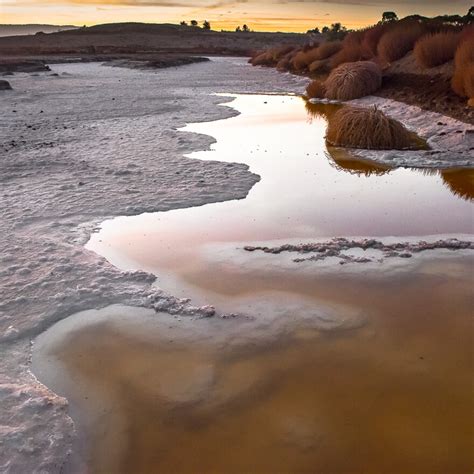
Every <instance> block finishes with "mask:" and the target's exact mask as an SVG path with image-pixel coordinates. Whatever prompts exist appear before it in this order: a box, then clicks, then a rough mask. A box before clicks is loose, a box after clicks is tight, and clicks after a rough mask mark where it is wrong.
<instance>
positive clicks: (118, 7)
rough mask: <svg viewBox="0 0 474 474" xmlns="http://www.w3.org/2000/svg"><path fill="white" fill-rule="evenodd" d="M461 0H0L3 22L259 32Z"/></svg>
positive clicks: (448, 8) (462, 5)
mask: <svg viewBox="0 0 474 474" xmlns="http://www.w3.org/2000/svg"><path fill="white" fill-rule="evenodd" d="M470 6H471V1H460V0H449V1H446V0H421V1H417V2H414V1H410V0H397V1H394V2H387V1H378V0H339V1H338V0H322V1H313V0H296V1H295V0H264V1H262V0H260V1H257V0H176V1H174V0H0V23H14V24H24V23H48V24H74V25H93V24H98V23H112V22H122V21H143V22H153V23H178V22H179V21H181V20H188V21H189V20H191V19H196V20H198V21H199V22H201V21H203V20H209V21H210V22H211V25H212V28H213V29H232V30H233V29H234V28H235V27H236V26H237V25H239V24H240V25H241V24H243V23H246V24H248V25H249V26H250V28H251V29H253V30H257V31H306V30H308V29H309V28H314V27H315V26H319V27H321V26H323V25H329V24H331V23H334V22H336V21H339V22H342V23H343V24H344V25H346V26H348V27H350V28H357V27H362V26H366V25H369V24H373V23H375V22H377V21H378V20H379V19H380V17H381V14H382V12H383V11H385V10H394V11H396V12H397V13H398V15H399V16H400V17H402V16H406V15H410V14H413V13H419V14H421V15H425V16H433V15H440V14H447V13H462V14H465V12H466V11H467V10H468V8H469V7H470Z"/></svg>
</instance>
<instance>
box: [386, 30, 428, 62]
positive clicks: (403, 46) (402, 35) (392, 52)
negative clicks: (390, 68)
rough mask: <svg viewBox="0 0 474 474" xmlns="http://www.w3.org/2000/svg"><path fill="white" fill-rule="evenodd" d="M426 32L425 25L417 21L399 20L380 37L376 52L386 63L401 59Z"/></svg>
mask: <svg viewBox="0 0 474 474" xmlns="http://www.w3.org/2000/svg"><path fill="white" fill-rule="evenodd" d="M426 32H427V28H426V26H423V25H422V24H421V23H418V22H417V21H407V22H403V23H402V22H399V24H397V25H395V26H394V27H392V28H391V29H390V30H389V31H388V32H387V33H385V34H384V35H383V36H382V37H381V38H380V41H379V44H378V46H377V54H378V56H380V57H381V59H383V60H385V61H387V62H388V63H391V62H392V61H396V60H397V59H401V58H403V56H405V55H406V54H407V53H408V52H409V51H411V50H412V49H413V46H414V44H415V43H416V41H417V40H418V39H419V38H420V37H421V36H423V34H425V33H426Z"/></svg>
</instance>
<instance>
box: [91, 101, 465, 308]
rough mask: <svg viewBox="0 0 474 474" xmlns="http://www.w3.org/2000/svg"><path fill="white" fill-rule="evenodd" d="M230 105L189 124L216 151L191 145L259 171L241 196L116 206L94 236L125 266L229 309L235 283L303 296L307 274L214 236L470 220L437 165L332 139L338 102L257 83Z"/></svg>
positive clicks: (441, 225)
mask: <svg viewBox="0 0 474 474" xmlns="http://www.w3.org/2000/svg"><path fill="white" fill-rule="evenodd" d="M232 106H233V107H235V108H236V109H237V110H239V111H240V112H241V115H239V116H236V117H234V118H231V119H228V120H220V121H217V122H212V123H199V124H192V125H189V126H187V127H186V129H185V130H186V131H191V132H196V133H205V134H208V135H212V136H213V137H215V138H216V143H215V144H214V145H213V146H212V148H211V150H210V151H202V152H196V153H193V154H192V155H190V156H191V157H193V158H196V159H203V160H207V159H211V160H219V161H226V162H235V161H238V162H241V163H245V164H247V165H249V167H250V170H251V171H252V172H254V173H257V174H258V175H260V176H261V180H260V182H258V183H257V184H256V185H255V186H254V187H253V188H252V189H251V190H250V192H249V194H248V196H247V198H246V199H244V200H239V201H227V202H222V203H215V204H208V205H205V206H201V207H195V208H186V209H176V210H171V211H168V212H162V213H152V214H143V215H140V216H134V217H123V218H116V219H113V220H111V221H107V222H105V223H103V225H102V229H101V231H100V232H99V233H97V234H94V235H93V236H92V238H91V240H90V242H89V243H88V245H87V246H88V248H89V249H91V250H94V251H95V252H97V253H99V254H101V255H103V256H105V257H106V258H107V259H109V260H110V261H111V262H112V263H113V264H115V265H116V266H118V267H120V268H123V269H127V270H128V269H144V270H147V271H149V272H151V273H154V274H156V275H159V277H160V286H161V287H162V288H164V289H165V290H168V291H170V292H171V293H172V294H175V295H176V294H179V295H183V296H189V297H192V298H193V299H194V300H195V301H199V302H200V303H205V304H213V305H216V306H218V305H223V306H225V310H229V311H232V310H233V308H235V306H236V304H237V302H236V301H235V299H232V298H230V296H229V295H234V296H235V297H236V298H238V297H240V296H239V295H244V294H248V293H249V292H252V291H254V292H258V291H262V292H265V291H272V290H274V289H278V291H281V289H283V288H291V289H292V290H291V291H292V292H294V293H295V294H297V297H298V298H300V297H301V295H302V288H306V285H305V284H304V282H301V281H300V280H299V279H298V278H296V277H295V278H296V279H295V281H294V282H290V276H289V274H288V272H287V271H285V272H283V273H282V274H281V275H278V277H275V275H270V274H269V272H268V271H266V272H263V273H260V274H258V275H257V274H256V273H255V271H252V270H250V269H249V268H246V267H242V266H239V265H236V264H235V263H232V262H231V261H229V257H228V256H227V259H226V257H222V261H220V262H219V263H218V262H217V261H216V258H217V256H218V255H221V254H219V251H217V250H216V248H220V249H221V250H220V251H222V252H224V253H223V254H222V255H227V254H225V251H224V250H222V249H223V248H224V247H226V248H228V249H236V248H241V247H243V246H245V245H248V244H251V243H252V242H255V241H265V242H268V241H272V240H277V239H284V240H286V239H288V240H292V239H315V238H324V239H327V238H330V237H340V236H373V237H384V236H398V237H399V238H403V237H404V236H427V235H439V234H454V233H460V234H467V233H470V232H471V231H472V225H471V220H470V218H469V216H470V215H471V212H472V207H471V205H470V203H468V202H466V201H465V200H464V199H461V198H460V197H458V195H457V194H456V193H454V192H453V191H451V190H450V189H448V188H447V187H446V186H444V185H443V179H442V177H441V176H440V175H439V172H438V171H437V170H417V169H400V168H398V169H390V168H389V167H386V166H382V165H378V164H376V163H373V162H368V161H364V160H360V159H355V158H354V157H352V156H351V155H350V153H349V152H348V151H347V150H344V149H341V148H332V147H331V148H328V147H327V146H326V143H325V139H324V135H325V131H326V118H323V117H327V116H328V115H329V114H331V113H332V111H333V110H334V109H335V107H337V106H334V105H331V104H311V103H309V102H306V101H303V99H301V98H299V97H291V96H250V95H241V96H236V98H235V100H234V101H233V102H232ZM308 113H310V114H311V117H312V122H308ZM249 130H251V133H249ZM209 268H212V271H209ZM295 271H296V270H295ZM311 292H312V290H311V289H308V291H306V290H305V294H306V296H307V295H308V294H311ZM272 301H275V306H276V305H277V303H276V299H274V298H273V297H272ZM246 303H247V302H246ZM278 304H283V303H282V302H280V301H278Z"/></svg>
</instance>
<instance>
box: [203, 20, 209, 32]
mask: <svg viewBox="0 0 474 474" xmlns="http://www.w3.org/2000/svg"><path fill="white" fill-rule="evenodd" d="M202 27H203V28H204V29H205V30H210V29H211V24H210V23H209V22H208V21H207V20H204V21H203V22H202Z"/></svg>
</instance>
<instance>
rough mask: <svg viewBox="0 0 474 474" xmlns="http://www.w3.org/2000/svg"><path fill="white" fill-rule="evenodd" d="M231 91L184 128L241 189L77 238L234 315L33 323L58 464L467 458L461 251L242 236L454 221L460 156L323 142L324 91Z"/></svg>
mask: <svg viewBox="0 0 474 474" xmlns="http://www.w3.org/2000/svg"><path fill="white" fill-rule="evenodd" d="M231 106H232V107H235V108H236V109H237V110H239V111H240V112H241V114H240V115H239V116H237V117H234V118H231V119H227V120H221V121H217V122H212V123H202V124H191V125H189V126H187V127H186V129H185V130H184V131H183V133H185V132H196V133H206V134H209V135H212V136H213V137H215V138H216V143H215V144H214V145H213V146H212V149H211V150H209V151H203V152H198V153H193V154H192V155H191V156H192V157H194V158H196V159H204V160H212V159H215V160H221V161H229V162H242V163H247V164H248V165H249V167H250V170H251V171H252V172H255V173H257V174H259V175H260V176H261V180H260V182H259V183H257V184H256V185H255V186H254V187H253V188H252V189H251V191H250V192H249V195H248V197H247V198H246V199H244V200H238V201H230V202H222V203H217V204H209V205H205V206H202V207H195V208H189V209H178V210H172V211H168V212H160V213H153V214H143V215H140V216H133V217H120V218H116V219H113V220H110V221H107V222H104V223H103V224H102V226H101V229H100V231H99V232H97V233H95V234H94V235H93V236H92V238H91V240H90V242H89V243H88V244H87V247H88V248H89V249H90V250H93V251H95V252H97V253H99V254H101V255H103V256H105V257H106V258H107V259H108V260H109V261H110V262H112V263H113V264H114V265H116V266H117V267H119V268H122V269H143V270H147V271H150V272H153V273H154V274H155V275H156V276H157V284H158V285H159V286H160V287H161V288H163V289H165V290H167V291H169V292H170V293H171V294H173V295H181V296H185V297H190V298H191V299H192V300H193V301H194V302H196V303H198V304H212V305H215V306H216V309H217V310H218V312H220V313H222V312H227V313H234V314H236V317H235V318H226V319H222V318H219V317H215V318H209V319H194V318H186V317H183V316H178V315H176V316H171V315H169V314H164V313H156V314H155V313H154V311H152V310H144V309H143V308H141V309H140V308H135V309H133V308H117V307H112V308H105V309H103V310H100V311H92V312H88V313H87V314H83V313H81V314H78V315H75V316H72V317H71V318H67V319H66V320H64V321H62V322H60V323H58V324H56V325H55V326H53V328H51V329H50V330H48V331H47V332H46V333H44V334H43V335H42V336H40V337H39V338H38V340H37V341H36V343H35V349H34V353H33V370H34V372H35V374H36V375H37V376H38V377H39V378H40V380H41V381H43V382H44V383H46V384H47V385H48V386H49V387H51V388H52V389H54V390H55V391H56V392H57V393H59V394H61V395H64V396H66V397H67V398H68V400H69V401H70V404H71V414H72V416H73V418H74V420H75V422H76V426H77V427H78V432H79V435H80V436H79V438H78V444H77V446H76V447H75V456H73V458H72V460H71V463H70V465H68V466H67V469H66V470H67V471H71V472H78V473H79V472H94V473H104V472H107V473H111V472H114V473H115V472H117V473H129V472H134V473H156V472H176V473H193V472H226V473H242V472H256V473H270V472H284V473H290V472H291V473H295V472H318V473H331V474H333V473H347V472H365V473H372V472H373V473H380V472H387V473H397V474H398V473H402V472H403V473H420V472H423V473H430V474H431V473H446V472H453V473H454V472H456V473H457V472H470V469H471V467H472V462H473V459H472V453H471V449H470V448H471V441H472V435H473V431H472V423H471V414H472V403H471V399H470V390H471V388H472V367H473V360H472V326H471V324H472V319H471V318H472V311H471V308H472V268H473V267H472V265H473V259H472V256H471V255H470V254H469V253H466V252H463V253H462V252H446V251H441V250H440V251H433V252H431V253H429V254H428V255H427V256H426V257H423V258H419V257H416V258H414V257H413V258H411V259H402V258H394V259H389V260H390V261H388V260H387V261H384V262H378V261H377V262H374V263H370V264H358V263H350V264H347V265H339V263H338V262H332V261H329V262H328V263H327V265H325V266H318V264H317V263H316V262H302V263H296V262H294V261H293V257H291V256H287V255H284V254H279V255H273V254H260V253H257V252H246V251H245V250H244V247H245V246H246V245H251V244H255V243H261V242H265V243H269V245H274V244H280V243H284V242H300V241H312V240H327V239H331V238H333V237H342V236H344V237H355V238H356V237H357V238H358V237H360V236H370V237H376V238H381V239H389V240H390V241H395V242H397V241H401V242H403V241H405V240H415V241H417V240H421V239H425V238H428V237H427V236H429V238H434V239H437V238H441V237H445V236H447V235H449V236H460V235H462V236H463V237H464V238H467V237H468V236H469V235H468V234H471V233H472V203H471V202H470V201H471V199H472V178H473V175H472V172H471V171H466V170H451V171H445V170H432V171H430V172H427V171H426V170H425V171H423V170H416V169H390V168H387V167H382V166H378V165H376V164H374V163H370V162H364V161H361V160H355V159H353V158H352V157H351V156H350V154H348V153H346V152H344V151H341V150H337V149H331V148H327V147H326V144H325V141H324V134H325V128H326V117H327V115H328V114H330V113H332V112H333V111H334V108H333V107H328V106H312V105H310V104H307V103H305V102H304V101H303V100H302V99H301V98H299V97H293V96H276V95H268V96H262V95H260V96H250V95H248V96H247V95H239V96H235V98H234V100H233V102H232V103H231ZM201 184H202V186H203V187H205V186H206V180H205V176H203V177H202V183H201ZM466 236H467V237H466ZM241 315H243V316H244V317H243V318H241V317H240V316H241Z"/></svg>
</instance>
